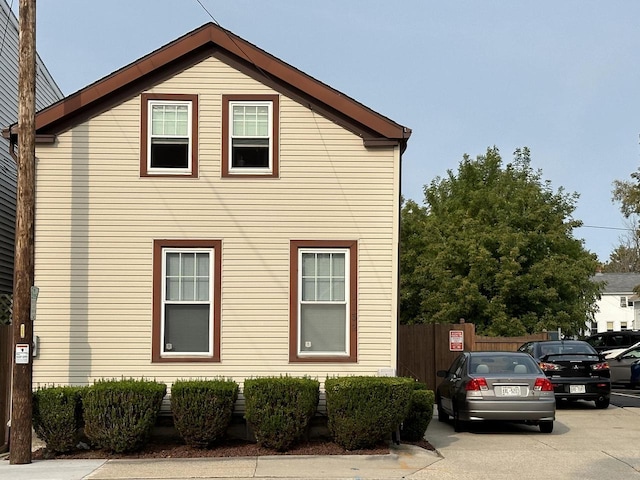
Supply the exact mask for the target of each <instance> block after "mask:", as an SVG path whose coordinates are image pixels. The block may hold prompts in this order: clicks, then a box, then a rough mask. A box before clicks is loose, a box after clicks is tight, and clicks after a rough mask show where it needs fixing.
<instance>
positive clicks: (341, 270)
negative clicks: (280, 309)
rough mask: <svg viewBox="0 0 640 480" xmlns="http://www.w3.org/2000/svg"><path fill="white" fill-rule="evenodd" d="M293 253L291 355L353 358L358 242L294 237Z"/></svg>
mask: <svg viewBox="0 0 640 480" xmlns="http://www.w3.org/2000/svg"><path fill="white" fill-rule="evenodd" d="M291 256H292V268H291V275H292V281H291V285H292V292H291V295H292V302H291V303H292V309H295V311H292V313H291V317H292V318H291V321H290V326H291V333H292V340H293V344H292V345H291V346H290V359H291V360H292V361H323V359H326V358H327V357H331V359H335V358H337V357H342V358H343V359H344V360H345V361H355V358H356V352H355V350H356V345H357V338H356V335H357V332H356V300H355V299H356V292H355V285H356V284H357V283H356V281H355V280H356V274H357V272H356V265H357V263H356V242H344V241H337V242H327V241H294V242H292V244H291ZM294 276H295V278H294Z"/></svg>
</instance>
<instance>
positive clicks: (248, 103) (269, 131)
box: [227, 100, 274, 175]
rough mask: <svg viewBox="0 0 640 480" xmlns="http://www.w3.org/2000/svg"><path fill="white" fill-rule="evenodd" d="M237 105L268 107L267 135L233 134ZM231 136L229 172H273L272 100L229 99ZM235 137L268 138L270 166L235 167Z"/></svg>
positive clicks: (255, 173)
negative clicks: (234, 113)
mask: <svg viewBox="0 0 640 480" xmlns="http://www.w3.org/2000/svg"><path fill="white" fill-rule="evenodd" d="M237 105H242V106H256V107H258V106H266V107H267V109H268V122H269V123H268V126H267V136H266V137H259V136H257V135H256V136H251V137H248V136H234V134H233V107H234V106H237ZM228 113H229V119H228V121H229V123H228V124H229V138H228V139H227V142H228V145H229V148H228V150H229V158H227V162H228V166H229V174H233V175H267V174H269V175H270V174H272V173H273V145H274V139H273V102H272V101H271V100H229V112H228ZM234 138H266V139H268V141H269V166H268V167H266V168H256V167H234V166H233V139H234Z"/></svg>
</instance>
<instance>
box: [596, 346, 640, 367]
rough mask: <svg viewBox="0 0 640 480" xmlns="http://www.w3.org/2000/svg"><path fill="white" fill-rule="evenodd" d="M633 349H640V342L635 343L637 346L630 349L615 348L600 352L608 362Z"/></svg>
mask: <svg viewBox="0 0 640 480" xmlns="http://www.w3.org/2000/svg"><path fill="white" fill-rule="evenodd" d="M633 347H640V342H638V343H635V344H633V345H631V346H630V347H624V348H614V349H613V350H605V351H604V352H600V353H601V354H602V355H604V358H606V359H607V360H608V359H610V358H614V357H616V356H617V355H618V354H620V353H622V352H624V351H625V350H628V349H630V348H633ZM609 366H611V365H609Z"/></svg>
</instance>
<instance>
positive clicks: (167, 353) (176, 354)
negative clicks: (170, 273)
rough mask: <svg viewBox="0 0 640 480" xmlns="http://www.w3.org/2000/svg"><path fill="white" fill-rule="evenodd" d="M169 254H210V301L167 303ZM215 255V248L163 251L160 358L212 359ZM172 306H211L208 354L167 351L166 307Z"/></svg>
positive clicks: (175, 248) (164, 249) (171, 248)
mask: <svg viewBox="0 0 640 480" xmlns="http://www.w3.org/2000/svg"><path fill="white" fill-rule="evenodd" d="M168 253H208V254H209V300H208V301H189V302H184V301H167V254H168ZM214 262H215V255H214V249H213V248H179V247H164V248H163V249H162V288H161V295H162V297H161V299H160V306H161V312H160V356H161V357H203V356H206V357H211V356H213V354H214V352H213V343H214V338H213V336H214V324H213V322H214V310H213V309H214V292H215V285H214V282H215V276H214V272H215V266H214ZM167 304H171V305H180V304H183V305H204V304H207V305H209V335H208V339H207V342H208V344H209V348H208V349H207V351H206V352H173V351H170V350H165V346H166V345H165V342H164V335H165V312H166V308H165V306H166V305H167Z"/></svg>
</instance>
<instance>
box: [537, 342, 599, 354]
mask: <svg viewBox="0 0 640 480" xmlns="http://www.w3.org/2000/svg"><path fill="white" fill-rule="evenodd" d="M574 353H575V354H576V355H584V354H588V355H598V352H597V351H596V350H595V349H594V348H593V347H592V346H591V345H589V344H588V343H587V342H570V343H569V342H558V343H555V342H554V343H541V344H539V345H538V356H539V357H544V356H546V355H571V354H574Z"/></svg>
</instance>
